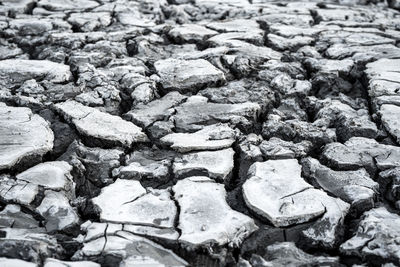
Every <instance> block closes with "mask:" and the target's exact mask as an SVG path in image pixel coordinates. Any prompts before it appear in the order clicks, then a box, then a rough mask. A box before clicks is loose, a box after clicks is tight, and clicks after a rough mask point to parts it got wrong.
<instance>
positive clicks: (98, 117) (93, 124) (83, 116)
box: [55, 101, 148, 147]
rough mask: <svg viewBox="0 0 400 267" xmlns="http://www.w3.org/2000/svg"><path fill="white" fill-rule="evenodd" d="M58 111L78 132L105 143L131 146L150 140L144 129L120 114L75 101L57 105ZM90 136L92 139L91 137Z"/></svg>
mask: <svg viewBox="0 0 400 267" xmlns="http://www.w3.org/2000/svg"><path fill="white" fill-rule="evenodd" d="M55 107H56V109H57V111H58V112H59V113H60V114H61V115H62V116H63V117H64V118H65V119H66V120H67V121H69V122H71V123H72V124H74V126H75V127H76V129H77V130H78V132H79V133H80V134H82V135H84V136H86V137H87V138H88V140H87V142H93V140H92V141H89V140H90V139H95V140H96V139H97V140H99V141H100V142H102V143H101V144H104V145H111V146H113V145H121V146H125V147H130V146H131V145H132V144H134V143H138V142H146V141H147V140H148V138H147V136H146V134H145V133H143V132H142V129H141V128H139V127H138V126H136V125H134V124H133V123H131V122H128V121H125V120H123V119H121V118H120V117H118V116H114V115H110V114H107V113H104V112H100V111H98V110H97V109H95V108H91V107H86V106H84V105H82V104H80V103H78V102H75V101H66V102H64V103H60V104H56V105H55ZM89 138H90V139H89Z"/></svg>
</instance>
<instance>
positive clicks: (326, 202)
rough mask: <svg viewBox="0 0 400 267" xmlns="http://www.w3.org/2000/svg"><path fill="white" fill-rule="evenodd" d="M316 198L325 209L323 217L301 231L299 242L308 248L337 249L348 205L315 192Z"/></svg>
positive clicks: (318, 191) (342, 234)
mask: <svg viewBox="0 0 400 267" xmlns="http://www.w3.org/2000/svg"><path fill="white" fill-rule="evenodd" d="M315 193H316V198H317V199H318V200H319V201H320V202H321V203H322V204H323V206H324V208H325V213H324V215H323V216H322V217H321V218H320V219H319V220H317V221H316V222H315V223H314V224H312V225H311V226H310V227H308V228H307V229H305V230H303V231H302V233H301V234H302V237H301V238H300V242H301V243H303V246H305V247H308V248H311V249H312V248H321V247H322V248H325V249H328V250H332V249H335V248H337V246H338V245H339V242H340V241H341V240H342V238H343V236H344V232H345V227H344V220H345V218H346V216H347V214H348V213H349V209H350V205H349V204H347V203H346V202H344V201H342V200H340V199H338V198H333V197H330V196H328V195H327V194H326V193H325V192H323V191H321V190H316V192H315Z"/></svg>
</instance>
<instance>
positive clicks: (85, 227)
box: [77, 221, 179, 243]
mask: <svg viewBox="0 0 400 267" xmlns="http://www.w3.org/2000/svg"><path fill="white" fill-rule="evenodd" d="M81 230H82V231H83V232H84V233H85V234H84V235H80V236H78V237H77V239H78V240H79V242H85V243H87V242H89V241H92V240H94V239H96V238H99V237H102V236H103V235H104V233H106V234H107V235H113V234H116V233H118V231H122V230H123V231H125V232H129V233H132V234H137V235H141V236H147V237H152V238H156V239H159V240H163V241H169V242H175V241H177V240H178V237H179V233H178V232H177V231H176V230H175V229H172V228H158V227H153V226H148V225H133V224H111V223H96V222H90V221H87V222H85V223H84V224H81Z"/></svg>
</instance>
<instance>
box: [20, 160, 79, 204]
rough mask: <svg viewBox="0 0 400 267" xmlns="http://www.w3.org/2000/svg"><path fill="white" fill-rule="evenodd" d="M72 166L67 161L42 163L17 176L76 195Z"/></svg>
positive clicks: (48, 187)
mask: <svg viewBox="0 0 400 267" xmlns="http://www.w3.org/2000/svg"><path fill="white" fill-rule="evenodd" d="M71 171H72V166H71V165H69V164H68V163H67V162H65V161H49V162H44V163H40V164H38V165H36V166H34V167H32V168H30V169H28V170H26V171H24V172H21V173H20V174H18V175H17V176H16V178H17V179H18V180H21V181H25V182H28V183H30V184H35V185H40V186H43V187H44V188H46V189H51V190H54V191H60V190H61V191H64V192H65V193H67V194H68V195H69V196H71V197H74V196H75V183H74V181H73V177H72V175H71Z"/></svg>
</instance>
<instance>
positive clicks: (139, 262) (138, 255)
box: [72, 231, 188, 267]
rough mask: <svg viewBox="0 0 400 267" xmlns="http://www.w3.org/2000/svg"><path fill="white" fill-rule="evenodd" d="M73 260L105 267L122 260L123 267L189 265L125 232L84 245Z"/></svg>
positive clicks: (151, 243)
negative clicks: (99, 263)
mask: <svg viewBox="0 0 400 267" xmlns="http://www.w3.org/2000/svg"><path fill="white" fill-rule="evenodd" d="M138 248H140V250H138ZM102 255H104V256H102ZM72 259H73V260H84V259H94V260H96V261H99V262H102V263H103V264H105V265H116V264H119V263H120V262H121V260H122V262H121V264H122V266H144V265H149V264H153V265H154V264H156V265H161V266H171V267H175V266H176V267H178V266H187V265H188V264H187V262H186V261H184V260H183V259H181V258H179V257H178V256H177V255H175V254H174V253H173V252H172V251H170V250H167V249H165V248H163V247H162V246H160V245H158V244H157V243H154V242H152V241H150V240H148V239H146V238H144V237H140V236H137V235H134V234H131V233H128V232H125V231H118V232H117V233H116V234H115V235H104V236H102V237H100V238H97V239H94V240H92V241H89V242H86V243H84V245H83V247H82V248H81V249H80V250H78V251H77V252H76V253H75V254H74V256H73V257H72Z"/></svg>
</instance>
